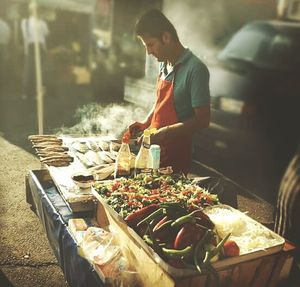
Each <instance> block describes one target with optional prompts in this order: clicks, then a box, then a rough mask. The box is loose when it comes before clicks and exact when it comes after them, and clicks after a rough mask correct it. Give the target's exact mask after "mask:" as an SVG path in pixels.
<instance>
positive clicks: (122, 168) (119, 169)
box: [114, 133, 131, 178]
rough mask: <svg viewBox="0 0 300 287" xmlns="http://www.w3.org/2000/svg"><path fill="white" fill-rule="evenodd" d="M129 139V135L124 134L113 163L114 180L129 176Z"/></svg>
mask: <svg viewBox="0 0 300 287" xmlns="http://www.w3.org/2000/svg"><path fill="white" fill-rule="evenodd" d="M129 139H130V135H129V134H128V133H126V134H124V136H123V138H122V144H121V147H120V149H119V152H118V155H117V159H116V163H115V172H114V177H115V178H116V177H122V176H129V175H130V160H131V153H130V148H129Z"/></svg>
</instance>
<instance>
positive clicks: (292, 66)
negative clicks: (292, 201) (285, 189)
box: [193, 20, 300, 194]
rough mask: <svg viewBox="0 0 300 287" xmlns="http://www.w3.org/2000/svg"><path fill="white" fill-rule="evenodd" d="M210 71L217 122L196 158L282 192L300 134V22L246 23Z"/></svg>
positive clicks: (198, 142) (198, 141) (197, 143)
mask: <svg viewBox="0 0 300 287" xmlns="http://www.w3.org/2000/svg"><path fill="white" fill-rule="evenodd" d="M209 70H210V74H211V79H210V90H211V107H212V115H211V124H210V127H209V128H208V129H206V130H204V131H201V132H199V133H198V134H197V135H196V136H195V138H194V143H193V157H194V159H195V160H198V161H200V162H203V163H204V164H207V165H209V166H211V167H214V168H216V169H218V170H220V171H221V172H223V173H224V174H225V175H228V176H229V177H231V178H233V179H234V180H236V181H237V182H239V183H242V184H243V185H244V186H246V187H248V188H249V189H252V190H253V189H256V188H264V189H270V190H271V189H272V190H273V193H274V194H276V191H277V189H276V188H277V183H278V182H279V180H280V176H281V174H282V173H283V170H284V168H285V167H286V165H287V163H288V161H289V159H290V157H291V156H292V154H293V153H294V151H295V149H296V146H297V143H298V141H299V135H300V23H299V22H298V23H295V22H282V21H276V20H274V21H273V20H272V21H271V20H270V21H255V22H251V23H249V24H246V25H245V26H244V27H242V28H241V29H240V30H239V31H238V32H237V33H236V34H234V36H233V37H232V38H231V40H230V41H229V42H228V44H227V45H226V46H225V48H224V49H223V50H221V52H220V53H219V54H218V56H217V60H216V62H215V63H214V64H213V65H209ZM249 179H251V180H250V181H253V182H249ZM246 181H248V182H246ZM270 190H269V192H270ZM265 191H266V192H267V190H265Z"/></svg>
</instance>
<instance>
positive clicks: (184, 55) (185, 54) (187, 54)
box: [174, 48, 191, 66]
mask: <svg viewBox="0 0 300 287" xmlns="http://www.w3.org/2000/svg"><path fill="white" fill-rule="evenodd" d="M190 55H191V51H190V49H189V48H185V49H184V51H183V53H182V55H181V56H180V57H179V59H178V60H177V61H176V63H175V65H174V66H177V65H179V64H183V63H184V62H185V61H187V59H188V58H189V57H190Z"/></svg>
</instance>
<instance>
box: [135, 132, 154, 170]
mask: <svg viewBox="0 0 300 287" xmlns="http://www.w3.org/2000/svg"><path fill="white" fill-rule="evenodd" d="M150 135H151V131H150V130H149V129H146V130H144V135H143V141H142V145H141V147H140V150H139V152H138V154H137V156H136V160H135V165H134V174H135V175H137V174H139V173H141V172H142V171H143V170H144V169H148V168H150Z"/></svg>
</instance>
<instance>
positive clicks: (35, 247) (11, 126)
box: [0, 83, 89, 287]
mask: <svg viewBox="0 0 300 287" xmlns="http://www.w3.org/2000/svg"><path fill="white" fill-rule="evenodd" d="M51 96H52V98H50V95H46V98H45V102H46V104H45V131H44V132H45V133H51V132H52V130H53V129H55V128H58V127H61V126H63V125H64V126H70V125H72V123H73V122H74V117H73V115H74V111H75V110H76V107H77V106H78V105H80V104H83V103H85V102H87V101H88V100H89V98H88V97H89V94H88V93H87V92H86V90H84V89H83V90H81V88H80V87H77V88H75V89H74V87H73V89H72V87H64V89H63V88H62V89H61V91H60V90H58V91H57V93H56V94H52V95H51ZM36 133H37V120H36V107H35V102H27V101H23V100H21V98H20V91H19V88H18V85H17V83H11V85H10V87H6V89H5V91H2V92H1V94H0V196H1V201H0V229H1V233H0V268H1V275H0V286H3V287H4V286H5V287H6V286H16V287H18V286H22V287H27V286H28V287H29V286H30V287H32V286H35V287H38V286H55V287H57V286H67V284H66V283H65V279H64V276H63V273H62V271H61V269H60V267H59V265H58V263H57V260H56V258H55V256H54V255H53V252H52V249H51V248H50V246H49V243H48V240H47V238H46V236H45V232H44V230H43V227H42V225H41V224H40V221H39V220H38V218H37V216H36V215H35V214H34V213H33V212H32V211H31V210H30V208H29V205H28V204H27V203H26V200H25V176H26V174H27V173H28V171H29V170H31V169H39V168H40V163H39V160H38V159H37V158H36V157H35V156H34V155H33V154H32V150H31V147H30V144H29V142H28V140H27V137H28V135H30V134H36Z"/></svg>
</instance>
